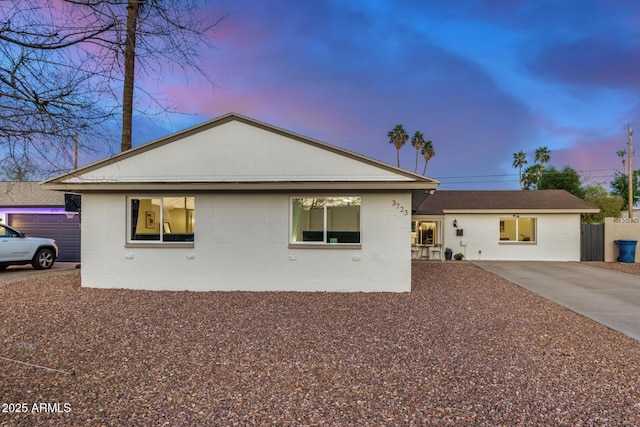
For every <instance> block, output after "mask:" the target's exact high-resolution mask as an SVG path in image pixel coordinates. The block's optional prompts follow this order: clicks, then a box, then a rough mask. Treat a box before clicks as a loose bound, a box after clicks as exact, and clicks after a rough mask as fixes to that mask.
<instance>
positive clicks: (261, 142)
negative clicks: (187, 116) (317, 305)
mask: <svg viewBox="0 0 640 427" xmlns="http://www.w3.org/2000/svg"><path fill="white" fill-rule="evenodd" d="M43 186H44V187H45V188H47V189H52V190H61V191H70V192H77V193H81V194H82V273H81V274H82V285H83V286H87V287H102V288H130V289H158V290H163V289H167V290H194V291H209V290H250V291H274V290H288V291H392V292H407V291H410V290H411V259H410V253H411V246H410V238H409V236H410V233H411V228H410V227H411V202H412V191H415V190H420V191H429V190H433V189H435V188H436V187H437V186H438V181H435V180H433V179H430V178H427V177H424V176H422V175H417V174H414V173H411V172H408V171H405V170H403V169H399V168H396V167H393V166H391V165H388V164H386V163H382V162H378V161H376V160H372V159H369V158H366V157H363V156H360V155H358V154H355V153H352V152H349V151H346V150H343V149H340V148H337V147H334V146H331V145H328V144H325V143H322V142H319V141H316V140H313V139H310V138H307V137H304V136H301V135H298V134H295V133H292V132H289V131H286V130H283V129H279V128H277V127H274V126H271V125H268V124H265V123H262V122H258V121H256V120H253V119H249V118H246V117H242V116H239V115H236V114H228V115H225V116H222V117H219V118H217V119H214V120H211V121H209V122H206V123H204V124H201V125H198V126H195V127H193V128H190V129H187V130H185V131H182V132H179V133H176V134H174V135H171V136H168V137H166V138H163V139H160V140H157V141H154V142H151V143H148V144H146V145H143V146H140V147H137V148H134V149H132V150H128V151H126V152H123V153H120V154H118V155H115V156H113V157H111V158H108V159H106V160H103V161H100V162H98V163H95V164H92V165H89V166H86V167H83V168H80V169H77V170H75V171H73V172H71V173H68V174H65V175H62V176H59V177H57V178H53V179H51V180H48V181H46V182H45V183H44V184H43Z"/></svg>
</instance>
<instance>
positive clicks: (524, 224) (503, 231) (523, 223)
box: [500, 218, 536, 242]
mask: <svg viewBox="0 0 640 427" xmlns="http://www.w3.org/2000/svg"><path fill="white" fill-rule="evenodd" d="M500 241H501V242H535V241H536V218H508V219H507V218H505V219H501V220H500Z"/></svg>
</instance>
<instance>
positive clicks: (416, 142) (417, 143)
mask: <svg viewBox="0 0 640 427" xmlns="http://www.w3.org/2000/svg"><path fill="white" fill-rule="evenodd" d="M411 145H413V148H415V149H416V168H415V169H414V170H413V171H414V172H418V153H419V152H420V149H421V148H422V146H423V145H424V135H422V132H417V131H416V133H414V134H413V138H411Z"/></svg>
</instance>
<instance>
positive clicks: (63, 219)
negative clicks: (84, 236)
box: [0, 181, 80, 262]
mask: <svg viewBox="0 0 640 427" xmlns="http://www.w3.org/2000/svg"><path fill="white" fill-rule="evenodd" d="M79 220H80V217H79V215H78V212H68V211H66V210H65V194H64V193H61V192H58V191H51V190H45V189H43V188H42V187H41V186H40V184H39V183H38V182H22V181H0V222H2V223H4V224H8V225H10V226H12V227H14V228H17V229H18V230H20V231H23V232H24V233H26V234H27V235H28V236H37V237H48V238H51V239H55V240H56V243H57V244H58V249H59V257H58V261H59V262H78V261H80V223H79Z"/></svg>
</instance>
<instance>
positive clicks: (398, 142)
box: [387, 125, 409, 167]
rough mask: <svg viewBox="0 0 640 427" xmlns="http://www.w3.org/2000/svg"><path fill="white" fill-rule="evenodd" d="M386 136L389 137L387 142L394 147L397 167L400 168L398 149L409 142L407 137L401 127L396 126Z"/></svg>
mask: <svg viewBox="0 0 640 427" xmlns="http://www.w3.org/2000/svg"><path fill="white" fill-rule="evenodd" d="M387 136H388V137H389V142H390V143H391V144H393V145H395V147H396V157H397V158H398V167H400V149H401V148H402V146H403V145H404V143H405V142H407V141H408V140H409V135H408V134H407V131H405V130H404V127H402V125H396V126H395V127H394V128H393V130H390V131H389V132H388V133H387Z"/></svg>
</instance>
